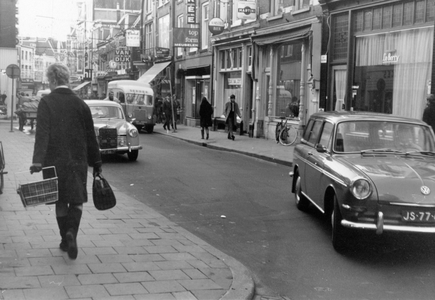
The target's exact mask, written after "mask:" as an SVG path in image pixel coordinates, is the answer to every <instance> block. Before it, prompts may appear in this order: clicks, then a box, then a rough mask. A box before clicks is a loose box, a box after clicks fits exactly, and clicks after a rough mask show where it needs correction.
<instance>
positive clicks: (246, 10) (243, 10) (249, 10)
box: [237, 1, 257, 20]
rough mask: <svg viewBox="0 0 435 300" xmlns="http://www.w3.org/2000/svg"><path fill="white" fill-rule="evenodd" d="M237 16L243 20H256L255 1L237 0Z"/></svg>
mask: <svg viewBox="0 0 435 300" xmlns="http://www.w3.org/2000/svg"><path fill="white" fill-rule="evenodd" d="M237 18H239V19H244V20H256V19H257V4H256V3H255V1H239V2H238V4H237Z"/></svg>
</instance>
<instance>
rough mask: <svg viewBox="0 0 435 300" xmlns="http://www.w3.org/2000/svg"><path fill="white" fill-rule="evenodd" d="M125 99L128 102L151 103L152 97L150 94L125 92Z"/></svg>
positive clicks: (148, 104) (149, 104)
mask: <svg viewBox="0 0 435 300" xmlns="http://www.w3.org/2000/svg"><path fill="white" fill-rule="evenodd" d="M125 100H126V102H127V103H128V104H137V105H147V106H152V105H153V98H152V96H150V95H144V94H132V93H127V94H125Z"/></svg>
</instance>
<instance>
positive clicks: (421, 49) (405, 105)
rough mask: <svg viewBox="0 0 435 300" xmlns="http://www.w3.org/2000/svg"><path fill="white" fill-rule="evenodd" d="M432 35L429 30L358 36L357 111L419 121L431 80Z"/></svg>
mask: <svg viewBox="0 0 435 300" xmlns="http://www.w3.org/2000/svg"><path fill="white" fill-rule="evenodd" d="M433 34H434V29H433V27H427V28H419V29H410V30H404V31H397V32H390V33H384V34H378V35H370V36H362V37H358V38H357V39H356V58H355V68H354V70H355V73H354V83H353V84H352V86H355V87H357V90H355V91H354V96H353V98H352V106H353V107H354V110H361V111H373V112H382V113H392V114H395V115H400V116H405V117H411V118H418V119H420V118H421V115H422V112H423V110H424V106H425V104H426V103H425V101H421V99H425V98H426V94H427V93H428V85H429V82H430V79H431V67H432V65H431V62H432V48H433ZM409 45H413V47H411V48H410V47H409ZM418 99H420V100H418Z"/></svg>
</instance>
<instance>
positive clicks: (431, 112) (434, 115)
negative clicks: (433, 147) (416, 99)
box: [423, 94, 435, 132]
mask: <svg viewBox="0 0 435 300" xmlns="http://www.w3.org/2000/svg"><path fill="white" fill-rule="evenodd" d="M423 121H424V122H426V123H427V124H428V125H430V126H431V127H432V129H433V131H434V132H435V95H432V94H431V95H429V96H428V97H427V106H426V108H425V109H424V112H423Z"/></svg>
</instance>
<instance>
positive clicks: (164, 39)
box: [158, 14, 170, 48]
mask: <svg viewBox="0 0 435 300" xmlns="http://www.w3.org/2000/svg"><path fill="white" fill-rule="evenodd" d="M169 22H170V19H169V14H167V15H165V16H163V17H161V18H159V29H158V34H159V42H158V45H159V47H162V48H169Z"/></svg>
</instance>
